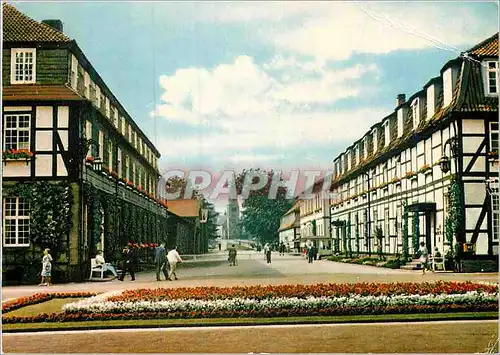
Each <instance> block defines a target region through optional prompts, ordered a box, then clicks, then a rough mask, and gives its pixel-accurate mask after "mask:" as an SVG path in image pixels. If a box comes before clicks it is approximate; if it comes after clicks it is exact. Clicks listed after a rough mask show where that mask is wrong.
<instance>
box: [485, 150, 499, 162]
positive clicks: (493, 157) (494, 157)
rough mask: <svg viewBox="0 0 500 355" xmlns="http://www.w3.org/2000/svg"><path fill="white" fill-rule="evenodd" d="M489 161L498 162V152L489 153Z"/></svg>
mask: <svg viewBox="0 0 500 355" xmlns="http://www.w3.org/2000/svg"><path fill="white" fill-rule="evenodd" d="M487 155H488V160H493V161H494V160H498V151H491V152H488V154H487Z"/></svg>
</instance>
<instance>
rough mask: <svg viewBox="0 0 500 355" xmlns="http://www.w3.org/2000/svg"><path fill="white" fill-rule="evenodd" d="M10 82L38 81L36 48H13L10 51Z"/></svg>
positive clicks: (25, 82)
mask: <svg viewBox="0 0 500 355" xmlns="http://www.w3.org/2000/svg"><path fill="white" fill-rule="evenodd" d="M10 55H11V57H10V83H11V84H34V83H35V82H36V48H13V49H11V52H10Z"/></svg>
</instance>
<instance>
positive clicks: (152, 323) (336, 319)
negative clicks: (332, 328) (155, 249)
mask: <svg viewBox="0 0 500 355" xmlns="http://www.w3.org/2000/svg"><path fill="white" fill-rule="evenodd" d="M49 302H51V301H49ZM46 303H48V302H46ZM62 304H64V303H60V306H62ZM60 306H59V310H60ZM53 307H54V308H55V307H56V305H54V306H53ZM26 308H28V307H26ZM44 312H46V310H45V309H44ZM13 313H14V312H12V313H9V314H13ZM13 315H14V314H13ZM16 315H17V314H16ZM452 319H468V320H470V319H472V320H474V319H478V320H479V319H498V312H476V313H474V312H468V313H430V314H391V315H360V316H332V317H281V318H279V317H274V318H205V319H200V318H199V319H145V320H110V321H82V322H63V323H50V322H47V323H16V324H3V326H2V330H3V331H5V332H9V331H35V330H49V329H50V330H64V329H96V328H97V329H99V328H101V329H102V328H129V327H134V328H141V327H142V328H156V327H186V326H210V325H265V324H298V323H300V324H307V323H309V324H315V323H359V322H365V323H369V322H394V321H402V322H408V321H411V322H415V321H432V320H452Z"/></svg>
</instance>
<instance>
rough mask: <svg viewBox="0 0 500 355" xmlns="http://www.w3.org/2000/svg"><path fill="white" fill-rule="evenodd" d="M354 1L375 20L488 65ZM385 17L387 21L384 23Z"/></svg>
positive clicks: (437, 47)
mask: <svg viewBox="0 0 500 355" xmlns="http://www.w3.org/2000/svg"><path fill="white" fill-rule="evenodd" d="M354 3H355V4H357V5H358V7H359V8H360V9H361V11H363V12H364V13H365V14H367V15H368V16H370V17H371V18H373V19H374V20H375V21H377V22H379V23H382V24H387V23H388V24H389V26H391V27H396V28H397V29H399V30H401V31H403V32H406V33H409V34H411V35H414V36H417V37H420V38H423V39H425V40H427V41H428V42H430V45H431V46H432V47H434V48H436V49H440V50H444V51H449V52H453V53H455V54H457V55H458V56H459V57H460V58H464V59H466V60H469V61H471V62H475V63H477V64H479V65H481V66H483V67H486V65H485V64H484V63H482V62H481V61H479V60H477V59H474V58H471V57H470V56H469V54H468V53H467V52H462V51H460V49H459V48H457V47H455V46H453V45H450V44H447V43H445V42H443V41H441V40H440V39H438V38H435V37H432V36H430V35H428V34H427V33H425V32H423V31H421V30H418V29H416V28H414V27H411V26H410V25H408V24H403V23H401V22H400V23H396V21H394V20H392V19H390V18H389V16H388V15H387V14H382V15H380V14H377V13H375V12H374V11H372V10H369V9H367V8H366V7H365V6H363V5H362V4H361V3H360V2H359V1H354ZM384 19H385V21H386V22H387V23H384Z"/></svg>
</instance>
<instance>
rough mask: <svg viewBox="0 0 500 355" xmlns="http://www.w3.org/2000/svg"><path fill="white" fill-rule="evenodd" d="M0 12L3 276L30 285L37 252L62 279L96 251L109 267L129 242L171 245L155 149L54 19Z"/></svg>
mask: <svg viewBox="0 0 500 355" xmlns="http://www.w3.org/2000/svg"><path fill="white" fill-rule="evenodd" d="M2 10H3V52H2V58H3V61H2V62H3V68H2V79H3V80H2V81H3V86H2V99H3V106H2V114H3V117H2V123H3V126H2V127H3V130H2V145H3V156H2V158H3V164H2V173H3V185H2V187H3V204H2V221H3V236H2V237H3V240H2V246H3V259H2V266H3V267H2V271H3V276H4V277H3V280H4V281H5V282H12V281H17V282H33V281H34V280H35V279H36V278H37V275H39V272H40V270H39V269H40V266H41V264H40V260H41V254H42V250H43V249H44V248H46V247H48V248H50V249H51V253H52V256H53V258H54V265H53V274H54V275H53V279H54V281H55V282H64V281H70V280H71V281H79V280H82V279H84V278H85V277H86V276H88V270H89V268H90V259H91V258H92V257H94V255H95V252H96V251H97V250H99V249H101V250H103V251H104V257H105V258H106V260H107V261H110V262H114V261H117V260H118V259H119V257H120V253H121V250H122V248H123V246H124V245H126V244H127V243H129V242H131V243H134V244H138V245H139V246H143V247H145V248H147V247H150V248H152V247H153V246H154V245H152V244H154V243H158V242H160V241H166V239H171V240H175V239H176V238H177V236H176V235H167V230H168V228H167V223H168V221H167V219H168V218H167V217H168V214H169V212H168V211H167V208H166V201H164V200H162V199H159V198H158V196H157V181H158V176H159V172H158V159H159V157H160V153H159V152H158V150H157V149H156V148H155V146H154V145H153V144H152V142H151V141H150V140H149V139H148V137H147V136H146V135H145V134H144V132H142V130H141V129H140V127H139V126H138V125H137V123H136V122H135V121H134V119H133V118H132V117H131V116H130V115H129V114H128V113H127V111H126V109H125V108H124V106H123V105H122V104H121V103H120V101H119V100H118V99H117V97H116V96H115V95H114V94H113V93H112V92H111V90H110V89H109V88H108V86H107V85H106V83H105V82H104V80H103V79H102V77H101V76H100V75H99V73H98V72H97V71H96V69H95V68H94V67H93V66H92V64H91V63H90V61H89V59H88V58H87V57H86V56H85V54H84V53H83V52H82V50H81V49H80V48H79V46H78V44H77V43H76V41H74V40H73V39H71V38H69V37H68V36H66V35H65V34H64V32H63V27H62V23H61V21H59V20H48V21H42V23H40V22H37V21H35V20H33V19H31V18H29V17H27V16H25V15H24V14H22V13H21V12H19V11H18V10H17V9H16V8H15V7H13V6H12V5H9V4H6V3H3V4H2ZM170 221H171V222H172V223H174V222H175V223H180V224H183V225H187V226H189V225H190V224H191V223H190V222H189V221H187V220H185V219H183V218H181V217H178V216H175V218H171V219H170ZM146 245H147V246H146ZM146 254H147V253H145V255H146Z"/></svg>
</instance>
